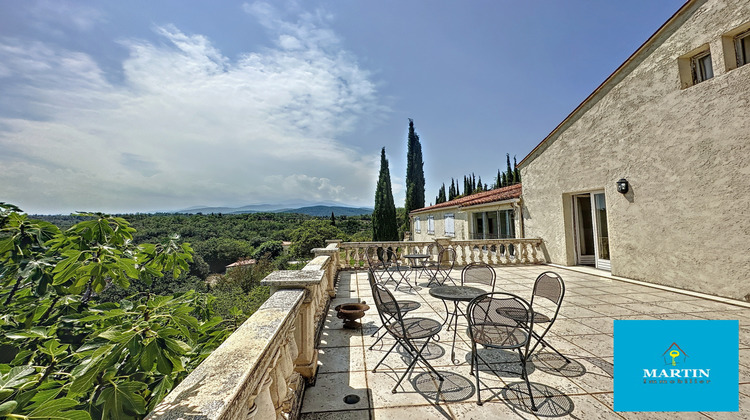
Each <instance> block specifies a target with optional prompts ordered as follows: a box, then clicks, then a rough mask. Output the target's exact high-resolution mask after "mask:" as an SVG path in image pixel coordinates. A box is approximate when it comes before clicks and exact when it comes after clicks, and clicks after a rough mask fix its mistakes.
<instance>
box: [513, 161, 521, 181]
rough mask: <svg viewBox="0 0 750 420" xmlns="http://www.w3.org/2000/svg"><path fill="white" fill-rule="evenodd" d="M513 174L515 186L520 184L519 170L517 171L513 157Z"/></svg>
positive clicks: (516, 164)
mask: <svg viewBox="0 0 750 420" xmlns="http://www.w3.org/2000/svg"><path fill="white" fill-rule="evenodd" d="M513 173H514V175H515V176H516V184H520V183H521V170H520V169H518V162H516V157H515V156H513Z"/></svg>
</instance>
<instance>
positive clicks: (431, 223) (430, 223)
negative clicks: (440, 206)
mask: <svg viewBox="0 0 750 420" xmlns="http://www.w3.org/2000/svg"><path fill="white" fill-rule="evenodd" d="M427 234H428V235H434V234H435V216H428V217H427Z"/></svg>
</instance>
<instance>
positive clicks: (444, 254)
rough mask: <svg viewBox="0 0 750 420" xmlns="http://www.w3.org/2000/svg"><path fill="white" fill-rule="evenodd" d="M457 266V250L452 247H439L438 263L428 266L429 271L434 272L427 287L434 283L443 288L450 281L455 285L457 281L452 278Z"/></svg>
mask: <svg viewBox="0 0 750 420" xmlns="http://www.w3.org/2000/svg"><path fill="white" fill-rule="evenodd" d="M455 265H456V250H455V249H453V248H451V247H447V248H443V247H441V246H438V257H437V262H435V263H431V264H427V270H428V271H431V272H432V275H431V276H430V281H429V282H428V283H427V285H428V286H430V285H432V283H433V282H434V283H437V284H438V285H441V286H442V285H443V284H445V282H446V281H448V280H450V282H451V283H453V284H454V285H455V284H456V281H455V280H454V279H452V278H451V272H452V271H453V267H454V266H455Z"/></svg>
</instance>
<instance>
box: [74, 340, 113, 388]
mask: <svg viewBox="0 0 750 420" xmlns="http://www.w3.org/2000/svg"><path fill="white" fill-rule="evenodd" d="M124 347H125V346H124V345H123V344H118V345H116V346H103V347H102V348H100V349H99V350H97V351H96V352H95V354H96V353H100V352H101V351H102V350H104V349H107V348H109V349H111V351H109V353H107V354H106V355H103V357H101V355H97V356H96V357H101V359H98V360H96V359H94V360H92V361H91V362H90V363H89V364H88V365H87V366H86V367H85V368H84V369H83V371H81V372H78V375H79V376H78V377H76V378H75V379H74V380H73V384H72V385H71V386H70V390H69V394H70V395H78V394H83V393H85V392H87V391H88V390H90V389H92V388H93V387H94V378H96V375H98V374H99V373H100V372H101V371H103V370H104V369H106V368H108V367H110V366H112V365H114V363H115V361H116V360H117V359H119V357H120V354H121V353H122V350H123V348H124ZM92 358H93V356H92ZM73 372H74V375H75V373H76V370H75V369H74V371H73Z"/></svg>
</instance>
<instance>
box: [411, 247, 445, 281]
mask: <svg viewBox="0 0 750 420" xmlns="http://www.w3.org/2000/svg"><path fill="white" fill-rule="evenodd" d="M435 246H439V245H438V244H437V243H434V244H429V245H427V246H426V247H425V249H424V250H425V252H424V254H425V255H429V257H428V258H427V259H425V260H422V261H415V262H414V264H412V266H411V268H412V270H414V272H415V273H416V272H417V270H419V273H418V274H416V276H417V277H422V274H424V273H425V272H426V271H427V268H428V267H429V266H430V264H432V263H435V262H437V261H436V260H431V258H432V255H433V250H434V249H435Z"/></svg>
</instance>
